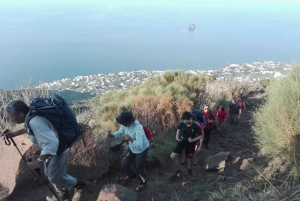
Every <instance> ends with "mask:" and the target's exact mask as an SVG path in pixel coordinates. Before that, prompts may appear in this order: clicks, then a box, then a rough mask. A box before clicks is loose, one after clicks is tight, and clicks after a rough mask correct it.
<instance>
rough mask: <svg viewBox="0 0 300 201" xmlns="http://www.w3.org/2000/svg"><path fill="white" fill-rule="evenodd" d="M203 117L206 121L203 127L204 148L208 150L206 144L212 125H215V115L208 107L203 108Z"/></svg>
mask: <svg viewBox="0 0 300 201" xmlns="http://www.w3.org/2000/svg"><path fill="white" fill-rule="evenodd" d="M203 115H204V117H205V120H206V125H205V127H204V140H203V144H204V147H205V148H207V149H208V143H209V140H210V133H211V131H212V130H213V124H214V123H215V115H214V114H213V113H212V112H211V111H210V109H209V107H208V105H204V107H203Z"/></svg>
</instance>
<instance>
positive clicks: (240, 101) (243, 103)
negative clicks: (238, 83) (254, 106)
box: [237, 98, 246, 113]
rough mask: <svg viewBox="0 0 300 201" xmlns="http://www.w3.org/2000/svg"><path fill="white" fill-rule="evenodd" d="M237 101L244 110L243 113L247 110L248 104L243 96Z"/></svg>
mask: <svg viewBox="0 0 300 201" xmlns="http://www.w3.org/2000/svg"><path fill="white" fill-rule="evenodd" d="M237 102H238V104H239V106H240V108H241V110H242V113H243V112H244V110H246V104H245V102H244V100H243V99H242V98H238V99H237Z"/></svg>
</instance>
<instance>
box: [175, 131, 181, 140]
mask: <svg viewBox="0 0 300 201" xmlns="http://www.w3.org/2000/svg"><path fill="white" fill-rule="evenodd" d="M175 139H176V140H177V141H179V142H180V141H182V139H181V138H180V129H177V131H176V136H175Z"/></svg>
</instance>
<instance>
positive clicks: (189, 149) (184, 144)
mask: <svg viewBox="0 0 300 201" xmlns="http://www.w3.org/2000/svg"><path fill="white" fill-rule="evenodd" d="M195 146H196V142H192V143H191V142H189V141H187V140H182V141H181V142H178V143H177V145H176V147H175V148H174V150H173V153H177V154H180V153H181V152H182V150H183V149H184V150H185V157H187V158H193V157H194V154H195Z"/></svg>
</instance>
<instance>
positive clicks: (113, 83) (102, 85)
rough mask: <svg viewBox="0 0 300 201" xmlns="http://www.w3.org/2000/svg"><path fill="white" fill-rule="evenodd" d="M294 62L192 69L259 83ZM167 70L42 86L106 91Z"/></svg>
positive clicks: (280, 73)
mask: <svg viewBox="0 0 300 201" xmlns="http://www.w3.org/2000/svg"><path fill="white" fill-rule="evenodd" d="M289 70H290V65H288V64H284V63H280V62H273V61H264V62H254V63H246V64H229V63H228V64H227V65H226V66H224V67H222V68H220V69H217V70H206V71H205V70H189V71H187V72H188V73H191V74H209V75H212V76H214V77H216V78H217V79H234V80H239V81H247V82H254V83H258V81H259V80H261V79H270V78H277V77H281V76H284V75H286V74H287V73H288V72H289ZM164 72H165V71H144V70H140V71H132V72H119V73H117V74H114V73H110V74H100V73H99V74H95V75H89V76H77V77H75V78H63V79H61V80H56V81H54V82H51V83H43V84H41V85H39V86H38V87H40V88H41V87H45V88H46V89H50V90H60V91H66V90H72V91H76V92H80V93H85V92H86V93H90V95H91V96H94V95H95V94H102V93H105V92H107V91H111V90H114V89H129V88H130V87H131V86H132V85H135V84H140V83H142V82H144V81H145V80H146V79H147V78H148V77H151V76H156V75H161V74H163V73H164Z"/></svg>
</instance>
